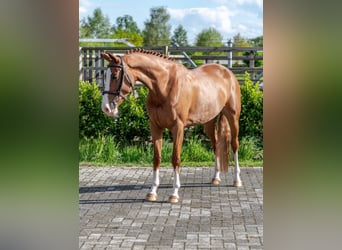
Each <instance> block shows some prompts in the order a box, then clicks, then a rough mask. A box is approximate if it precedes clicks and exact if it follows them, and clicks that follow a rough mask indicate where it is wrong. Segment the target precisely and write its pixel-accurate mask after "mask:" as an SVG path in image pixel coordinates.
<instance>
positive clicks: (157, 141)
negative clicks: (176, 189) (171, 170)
mask: <svg viewBox="0 0 342 250" xmlns="http://www.w3.org/2000/svg"><path fill="white" fill-rule="evenodd" d="M150 128H151V135H152V141H153V151H154V153H153V177H152V186H151V189H150V192H149V193H148V194H147V195H146V200H148V201H155V200H157V189H158V187H159V168H160V162H161V149H162V140H163V130H162V129H160V128H157V127H156V126H153V124H150Z"/></svg>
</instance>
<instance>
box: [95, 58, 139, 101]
mask: <svg viewBox="0 0 342 250" xmlns="http://www.w3.org/2000/svg"><path fill="white" fill-rule="evenodd" d="M118 57H119V58H120V64H109V65H108V68H121V74H120V82H119V87H118V89H117V90H116V91H112V90H104V91H102V95H104V94H109V95H114V97H121V98H122V99H126V97H125V96H124V95H122V94H121V89H122V86H123V84H124V78H125V77H126V78H127V80H128V86H129V87H130V88H132V91H133V90H134V85H133V82H132V79H131V78H130V76H129V75H128V74H127V72H126V71H125V66H124V62H123V60H122V57H121V56H118ZM111 76H112V79H113V80H115V78H114V76H113V75H112V74H111Z"/></svg>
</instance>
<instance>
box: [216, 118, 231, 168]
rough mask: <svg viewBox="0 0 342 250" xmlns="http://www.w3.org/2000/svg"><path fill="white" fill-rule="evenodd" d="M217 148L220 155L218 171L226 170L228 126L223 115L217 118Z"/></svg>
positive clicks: (227, 162) (227, 161)
mask: <svg viewBox="0 0 342 250" xmlns="http://www.w3.org/2000/svg"><path fill="white" fill-rule="evenodd" d="M217 137H218V138H217V142H218V143H217V150H218V155H219V157H220V172H227V171H228V164H229V137H230V127H229V123H228V120H227V118H226V116H225V115H223V114H221V115H220V116H219V118H218V131H217Z"/></svg>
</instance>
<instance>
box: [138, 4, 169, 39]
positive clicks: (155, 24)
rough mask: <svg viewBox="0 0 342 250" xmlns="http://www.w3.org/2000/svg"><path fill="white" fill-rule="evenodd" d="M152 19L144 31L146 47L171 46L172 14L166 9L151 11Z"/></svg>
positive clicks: (152, 9) (146, 24) (159, 8)
mask: <svg viewBox="0 0 342 250" xmlns="http://www.w3.org/2000/svg"><path fill="white" fill-rule="evenodd" d="M150 17H151V19H150V20H148V21H146V22H145V29H144V30H143V38H144V46H161V45H169V44H170V42H171V39H170V33H171V32H170V30H171V25H169V24H168V21H169V20H170V14H169V13H168V12H167V10H166V8H164V7H155V8H151V9H150Z"/></svg>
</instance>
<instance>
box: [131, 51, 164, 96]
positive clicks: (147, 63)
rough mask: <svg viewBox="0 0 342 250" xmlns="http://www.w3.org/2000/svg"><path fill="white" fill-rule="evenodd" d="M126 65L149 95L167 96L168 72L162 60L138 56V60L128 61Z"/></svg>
mask: <svg viewBox="0 0 342 250" xmlns="http://www.w3.org/2000/svg"><path fill="white" fill-rule="evenodd" d="M153 59H155V60H153ZM127 64H128V66H129V67H130V69H131V70H132V72H133V74H134V77H135V79H136V80H137V81H140V82H142V83H143V84H144V85H145V86H146V87H147V88H148V89H149V91H150V93H151V94H154V95H156V96H158V97H163V96H166V95H167V89H168V88H167V87H168V84H169V74H170V70H169V69H168V63H166V62H164V61H163V59H160V58H158V57H155V58H154V57H149V56H147V55H146V56H143V55H139V58H137V59H135V60H133V58H131V59H128V60H127Z"/></svg>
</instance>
